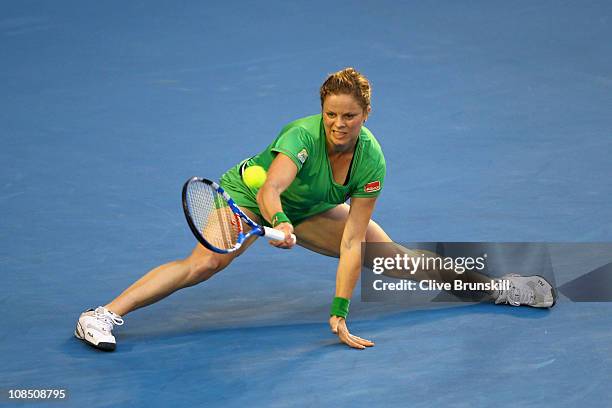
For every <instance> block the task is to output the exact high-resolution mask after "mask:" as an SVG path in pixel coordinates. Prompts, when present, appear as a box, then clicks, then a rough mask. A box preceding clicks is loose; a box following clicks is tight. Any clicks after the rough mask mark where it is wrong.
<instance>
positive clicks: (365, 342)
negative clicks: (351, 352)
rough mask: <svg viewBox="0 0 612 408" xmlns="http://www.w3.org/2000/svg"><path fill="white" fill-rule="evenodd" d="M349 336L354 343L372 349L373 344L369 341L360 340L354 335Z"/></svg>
mask: <svg viewBox="0 0 612 408" xmlns="http://www.w3.org/2000/svg"><path fill="white" fill-rule="evenodd" d="M350 336H351V339H352V340H353V341H354V342H357V343H359V344H361V345H362V346H366V347H372V346H373V345H374V342H373V341H371V340H367V339H362V338H361V337H359V336H355V335H354V334H351V335H350Z"/></svg>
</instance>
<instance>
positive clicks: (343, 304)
mask: <svg viewBox="0 0 612 408" xmlns="http://www.w3.org/2000/svg"><path fill="white" fill-rule="evenodd" d="M350 304H351V300H350V299H345V298H341V297H338V296H336V297H335V298H334V300H333V301H332V304H331V309H330V311H329V315H330V316H338V317H343V318H345V319H346V316H348V312H349V305H350Z"/></svg>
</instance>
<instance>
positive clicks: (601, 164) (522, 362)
mask: <svg viewBox="0 0 612 408" xmlns="http://www.w3.org/2000/svg"><path fill="white" fill-rule="evenodd" d="M0 10H1V13H0V38H1V40H0V55H1V56H2V57H1V58H2V63H0V79H1V83H2V92H1V95H2V97H1V98H0V123H1V127H2V132H1V136H0V137H1V140H2V144H1V146H2V148H1V149H0V163H1V167H2V172H1V174H0V212H1V214H2V217H1V218H0V237H1V242H2V245H1V246H0V269H1V271H2V273H1V274H0V282H1V287H2V290H1V292H0V305H1V306H2V309H3V313H2V314H3V318H2V332H1V333H2V334H1V337H0V339H1V340H0V359H1V360H0V361H1V362H2V364H1V365H0V390H1V391H2V393H3V395H2V397H0V402H1V404H3V405H6V406H36V407H39V406H40V407H42V406H47V405H48V406H54V407H55V406H58V407H59V406H75V407H76V406H78V407H84V406H87V407H90V408H93V407H122V406H130V407H140V406H143V407H145V406H146V407H157V406H159V407H166V406H170V405H172V406H176V407H192V406H204V407H208V406H222V407H243V406H265V407H286V406H335V405H339V404H342V405H351V406H392V405H395V406H411V407H440V406H452V407H490V406H496V407H517V406H521V407H523V406H524V407H536V406H537V407H555V408H558V407H575V406H584V407H609V406H610V405H611V403H610V401H611V400H612V391H611V389H610V385H609V384H610V380H611V379H612V331H611V329H610V328H611V327H612V303H608V302H581V303H579V302H573V301H571V300H569V299H568V298H566V297H564V296H561V298H560V300H559V303H558V304H557V305H556V306H555V307H554V308H553V309H551V310H540V309H533V308H528V307H516V308H515V307H510V306H496V305H493V304H458V305H457V304H455V305H439V306H438V307H431V308H413V307H406V306H402V305H398V304H392V303H365V302H360V301H359V294H358V290H359V288H357V290H356V292H355V298H354V302H353V304H352V307H351V317H350V319H349V325H350V328H351V330H352V331H353V332H355V333H356V334H358V335H360V336H363V337H366V338H371V339H372V340H374V341H375V342H376V346H375V347H374V348H371V349H367V350H364V351H357V350H352V349H349V348H348V347H346V346H344V345H341V344H339V343H338V339H337V337H336V336H334V335H332V334H331V333H330V331H329V328H328V324H327V317H328V311H329V304H330V300H331V299H332V297H333V294H334V293H333V290H334V289H333V288H334V282H335V272H336V265H337V261H336V260H335V259H332V258H326V257H323V256H320V255H317V254H314V253H312V252H309V251H307V250H305V249H303V248H295V249H292V250H290V251H281V250H277V249H275V248H272V247H270V246H269V245H267V243H266V242H264V240H261V242H257V243H256V244H254V247H253V248H251V249H250V250H249V251H248V252H247V253H246V254H245V255H244V256H241V257H240V258H238V259H237V260H236V261H235V262H234V263H232V265H231V266H230V267H228V269H227V270H225V271H223V272H221V273H219V274H218V275H217V276H215V277H214V278H213V279H211V280H209V281H207V282H205V283H203V284H201V285H198V286H195V287H192V288H188V289H185V290H182V291H180V292H178V293H176V294H174V295H172V296H170V297H169V298H167V299H165V300H164V301H162V302H159V303H156V304H154V305H152V306H150V307H147V308H144V309H140V310H138V311H136V312H134V313H132V314H130V315H129V316H127V317H126V319H125V320H126V322H125V325H124V326H123V327H119V328H117V329H116V330H115V335H116V336H117V341H118V346H117V350H116V351H115V352H113V353H104V352H100V351H98V350H95V349H92V348H90V347H88V346H87V345H85V344H83V343H82V342H80V341H78V340H77V339H75V338H74V336H73V330H74V325H75V322H76V320H77V318H78V316H79V314H80V313H81V312H82V311H83V310H84V309H86V308H89V307H92V306H93V307H95V306H97V305H103V304H105V303H106V302H108V301H109V300H110V299H112V298H114V297H115V296H117V295H118V294H119V293H120V292H121V291H122V290H123V289H124V288H126V287H127V286H128V285H130V284H131V283H132V282H133V281H135V280H136V279H137V278H139V277H140V276H141V275H142V274H144V273H145V272H146V271H147V270H149V269H151V268H152V267H154V266H156V265H159V264H160V263H163V262H167V261H169V260H172V259H177V258H182V257H184V256H186V255H188V254H189V252H190V251H191V249H192V247H193V246H194V245H195V240H194V238H193V236H192V234H191V232H190V231H189V229H188V227H187V225H186V223H185V219H184V215H183V212H182V208H181V201H180V188H181V186H182V183H183V182H184V181H185V180H186V179H187V178H188V177H189V176H193V175H199V176H203V177H209V178H212V179H217V178H218V177H220V176H221V174H222V173H223V172H224V171H225V170H227V169H228V168H229V167H230V166H233V165H235V164H236V163H238V162H239V161H240V160H242V159H244V158H246V157H249V156H252V155H253V154H255V153H257V152H259V151H261V150H262V149H263V148H264V147H265V146H266V145H267V144H269V143H270V142H271V141H272V140H273V139H274V137H276V135H277V134H278V132H279V130H280V129H281V128H282V127H283V126H284V125H285V124H286V123H288V122H290V121H291V120H294V119H296V118H299V117H302V116H306V115H310V114H315V113H318V111H319V110H320V105H319V95H318V87H319V86H320V84H321V82H322V81H323V80H324V78H325V77H326V76H327V75H328V74H329V73H331V72H333V71H336V70H338V69H341V68H343V67H346V66H354V67H356V68H357V69H358V70H360V71H361V72H363V73H364V74H365V75H367V77H368V78H369V79H370V80H371V82H372V86H373V104H372V105H373V106H372V109H373V111H372V114H371V115H370V117H369V119H368V128H369V129H371V130H372V132H373V133H374V134H375V135H376V137H377V139H378V140H379V141H380V143H381V145H382V148H383V151H384V153H385V157H386V161H387V178H386V181H385V187H384V191H383V193H382V195H381V197H380V199H379V200H378V202H377V206H376V211H375V214H374V219H375V220H376V221H377V222H378V223H379V224H380V225H381V226H383V227H384V228H385V230H386V231H387V232H388V233H389V235H390V236H391V237H392V238H394V239H395V240H396V241H399V242H417V241H422V242H438V241H445V242H449V241H461V242H466V241H491V242H578V243H587V242H604V243H605V242H612V206H610V201H611V198H612V183H610V177H611V176H612V160H610V152H611V151H612V115H611V114H610V113H611V107H612V45H611V44H612V43H611V42H610V38H612V3H610V2H607V1H563V2H559V1H540V2H529V1H478V0H476V1H464V2H453V1H427V2H394V1H386V0H385V1H378V2H366V1H358V2H353V3H351V2H348V3H342V2H340V3H334V2H331V3H330V2H324V1H319V0H315V1H311V2H308V3H303V4H298V3H291V2H281V1H277V0H274V1H270V2H248V1H242V2H241V1H239V2H222V1H211V2H197V1H185V2H162V1H149V2H144V1H135V2H118V1H109V2H90V1H86V2H82V1H61V2H45V1H30V0H28V1H19V2H18V1H8V2H4V3H3V4H2V6H0ZM604 255H606V254H604ZM609 258H610V257H609V256H608V257H607V258H606V256H603V257H594V256H593V254H591V253H581V252H580V251H578V252H575V253H572V254H571V257H570V259H568V258H565V257H564V256H563V254H561V255H560V256H558V257H556V258H555V257H554V258H553V262H556V263H557V264H556V266H559V268H558V269H557V271H558V273H556V275H555V279H556V283H557V284H558V285H563V284H564V283H567V282H569V281H571V280H573V279H575V278H577V277H579V276H581V275H583V274H585V273H586V272H588V271H591V270H593V269H595V268H598V267H600V266H602V265H603V264H605V263H607V262H610V259H609ZM251 263H254V264H255V267H253V266H251ZM44 388H46V389H50V388H55V389H65V390H66V391H67V393H68V398H67V399H66V400H65V401H53V402H52V401H46V402H45V401H28V402H24V401H15V400H9V399H8V397H7V395H8V394H7V393H8V390H11V389H44Z"/></svg>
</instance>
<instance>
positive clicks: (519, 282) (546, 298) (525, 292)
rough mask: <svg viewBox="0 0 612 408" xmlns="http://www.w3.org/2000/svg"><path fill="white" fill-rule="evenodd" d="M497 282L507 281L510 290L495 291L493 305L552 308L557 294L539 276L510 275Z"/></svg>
mask: <svg viewBox="0 0 612 408" xmlns="http://www.w3.org/2000/svg"><path fill="white" fill-rule="evenodd" d="M499 280H507V281H508V282H509V284H510V289H507V290H500V291H496V292H495V293H494V294H493V297H495V303H496V304H499V303H508V304H510V305H512V306H521V305H527V306H531V307H553V306H554V305H555V302H556V301H557V292H556V290H555V288H553V287H552V285H551V284H550V283H548V281H547V280H546V279H544V278H543V277H541V276H538V275H534V276H520V275H516V274H510V275H506V276H503V277H502V278H501V279H498V281H499Z"/></svg>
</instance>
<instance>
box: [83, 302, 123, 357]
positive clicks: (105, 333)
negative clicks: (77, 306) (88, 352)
mask: <svg viewBox="0 0 612 408" xmlns="http://www.w3.org/2000/svg"><path fill="white" fill-rule="evenodd" d="M122 324H123V319H122V318H121V316H119V315H116V314H115V313H113V312H111V311H110V310H108V309H106V308H104V307H102V306H98V308H96V309H95V310H94V309H89V310H86V311H84V312H83V313H81V316H79V321H78V322H77V325H76V329H75V330H74V335H75V337H76V338H77V339H81V340H83V341H85V342H87V343H89V344H90V345H92V346H94V347H96V348H99V349H101V350H107V351H112V350H114V349H115V346H116V342H115V337H114V336H113V333H112V331H113V326H114V325H117V326H121V325H122Z"/></svg>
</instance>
